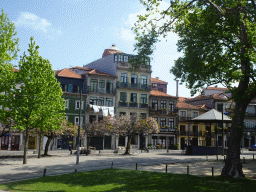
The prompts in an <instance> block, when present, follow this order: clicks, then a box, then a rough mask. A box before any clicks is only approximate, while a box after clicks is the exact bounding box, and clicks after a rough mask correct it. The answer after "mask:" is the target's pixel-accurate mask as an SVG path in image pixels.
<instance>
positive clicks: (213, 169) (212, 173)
mask: <svg viewBox="0 0 256 192" xmlns="http://www.w3.org/2000/svg"><path fill="white" fill-rule="evenodd" d="M212 176H214V168H213V167H212Z"/></svg>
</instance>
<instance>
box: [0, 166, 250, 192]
mask: <svg viewBox="0 0 256 192" xmlns="http://www.w3.org/2000/svg"><path fill="white" fill-rule="evenodd" d="M47 171H48V169H47ZM46 174H47V173H46ZM0 188H1V189H4V190H8V191H17V192H18V191H70V192H71V191H86V192H90V191H93V192H95V191H113V192H114V191H179V192H187V191H223V192H225V191H232V192H238V191H253V190H254V189H255V181H254V180H249V179H227V178H221V177H212V176H208V177H197V176H192V175H185V174H169V173H159V172H149V171H135V170H118V169H106V170H97V171H87V172H77V173H70V174H64V175H56V176H46V177H41V178H37V179H31V180H24V181H18V182H12V183H6V184H1V185H0Z"/></svg>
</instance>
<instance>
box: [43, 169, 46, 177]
mask: <svg viewBox="0 0 256 192" xmlns="http://www.w3.org/2000/svg"><path fill="white" fill-rule="evenodd" d="M45 174H46V169H44V174H43V177H44V176H45Z"/></svg>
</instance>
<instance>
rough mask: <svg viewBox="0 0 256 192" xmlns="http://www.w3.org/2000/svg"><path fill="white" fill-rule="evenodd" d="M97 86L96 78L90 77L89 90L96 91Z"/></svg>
mask: <svg viewBox="0 0 256 192" xmlns="http://www.w3.org/2000/svg"><path fill="white" fill-rule="evenodd" d="M97 88H98V80H97V79H91V82H90V91H92V92H96V91H97Z"/></svg>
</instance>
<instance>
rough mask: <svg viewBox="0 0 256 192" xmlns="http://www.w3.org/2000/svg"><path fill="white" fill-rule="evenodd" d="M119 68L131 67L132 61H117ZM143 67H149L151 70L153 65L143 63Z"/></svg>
mask: <svg viewBox="0 0 256 192" xmlns="http://www.w3.org/2000/svg"><path fill="white" fill-rule="evenodd" d="M117 68H126V69H127V68H131V64H130V63H127V62H121V61H117ZM140 68H141V69H144V70H145V69H148V70H151V66H150V65H146V66H144V65H142V66H141V67H140Z"/></svg>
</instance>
